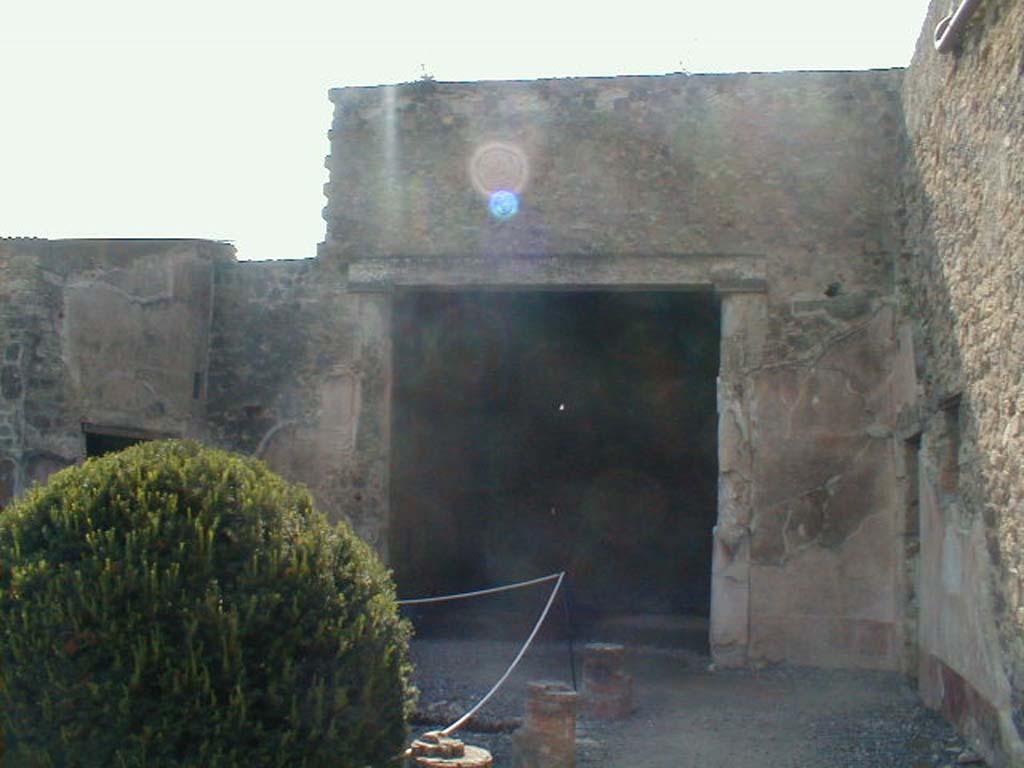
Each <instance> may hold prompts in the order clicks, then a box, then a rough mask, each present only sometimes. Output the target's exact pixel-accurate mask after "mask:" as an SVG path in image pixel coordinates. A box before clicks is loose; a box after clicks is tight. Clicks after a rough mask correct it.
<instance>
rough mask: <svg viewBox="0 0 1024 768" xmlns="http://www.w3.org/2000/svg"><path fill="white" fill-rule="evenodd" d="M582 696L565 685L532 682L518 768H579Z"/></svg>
mask: <svg viewBox="0 0 1024 768" xmlns="http://www.w3.org/2000/svg"><path fill="white" fill-rule="evenodd" d="M577 704H578V695H577V693H576V692H575V691H572V690H570V689H569V687H568V686H566V685H563V684H562V683H547V682H539V683H530V685H529V698H528V699H527V701H526V720H525V723H524V724H523V727H522V728H521V729H520V730H519V731H517V732H516V734H515V736H514V737H513V738H514V742H515V754H516V759H515V766H516V768H575V766H576V708H577Z"/></svg>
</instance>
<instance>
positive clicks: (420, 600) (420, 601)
mask: <svg viewBox="0 0 1024 768" xmlns="http://www.w3.org/2000/svg"><path fill="white" fill-rule="evenodd" d="M564 575H565V574H564V573H552V574H551V575H550V576H541V577H540V578H539V579H530V580H529V581H518V582H516V583H515V584H505V585H503V586H500V587H490V588H488V589H478V590H476V591H475V592H460V593H458V594H456V595H438V596H437V597H417V598H413V599H412V600H399V601H398V604H399V605H425V604H427V603H446V602H448V601H449V600H462V599H463V598H466V597H480V596H481V595H493V594H495V593H496V592H507V591H508V590H510V589H519V588H520V587H532V586H533V585H534V584H543V583H544V582H545V581H554V580H555V579H558V580H559V582H561V580H562V576H564Z"/></svg>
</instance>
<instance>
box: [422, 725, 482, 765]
mask: <svg viewBox="0 0 1024 768" xmlns="http://www.w3.org/2000/svg"><path fill="white" fill-rule="evenodd" d="M408 755H409V759H408V762H407V763H406V765H408V766H409V768H492V766H493V765H494V760H493V759H492V758H491V753H490V752H488V751H487V750H486V749H481V748H480V747H472V746H469V745H468V744H463V743H462V742H461V741H459V740H458V739H453V738H451V737H450V736H444V735H442V734H441V732H440V731H430V732H428V733H425V734H423V735H422V736H420V737H419V738H418V739H416V741H414V742H413V743H412V746H411V747H409V752H408Z"/></svg>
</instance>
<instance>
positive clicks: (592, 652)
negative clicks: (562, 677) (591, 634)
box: [583, 643, 636, 720]
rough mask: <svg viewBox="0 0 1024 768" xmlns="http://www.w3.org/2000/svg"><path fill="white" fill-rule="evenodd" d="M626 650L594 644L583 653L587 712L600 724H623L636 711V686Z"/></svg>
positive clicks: (611, 644)
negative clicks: (620, 722) (604, 721)
mask: <svg viewBox="0 0 1024 768" xmlns="http://www.w3.org/2000/svg"><path fill="white" fill-rule="evenodd" d="M625 662H626V649H625V648H624V647H623V646H621V645H617V644H614V643H590V644H588V645H587V646H585V647H584V649H583V711H584V712H585V713H586V714H587V715H589V716H590V717H594V718H597V719H600V720H619V719H621V718H624V717H628V716H629V715H630V714H631V713H632V712H633V711H634V710H635V709H636V685H635V683H634V681H633V677H632V676H631V675H629V674H627V673H626V671H625V669H624V667H625Z"/></svg>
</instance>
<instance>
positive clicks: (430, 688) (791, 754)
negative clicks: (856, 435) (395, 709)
mask: <svg viewBox="0 0 1024 768" xmlns="http://www.w3.org/2000/svg"><path fill="white" fill-rule="evenodd" d="M517 651H518V645H517V644H516V643H510V642H503V641H494V640H481V641H476V640H472V641H471V640H435V639H425V640H417V641H415V642H414V644H413V659H414V662H415V664H416V669H417V672H416V683H417V686H418V687H419V688H420V690H421V697H420V707H419V709H420V713H421V717H420V718H418V719H419V720H420V722H418V723H416V724H414V726H413V730H414V734H418V733H421V732H422V731H425V730H430V729H431V728H437V727H443V726H444V725H447V724H448V723H449V722H451V721H452V720H454V719H455V718H456V717H458V716H459V715H461V714H462V713H463V712H465V711H466V710H468V709H469V708H470V707H471V706H472V705H473V704H474V703H475V702H476V701H477V700H478V699H479V698H480V696H481V695H483V694H484V693H485V692H486V691H487V690H488V689H489V688H490V686H491V685H492V684H493V683H494V681H495V680H497V679H498V677H500V675H501V674H502V672H503V671H504V669H505V667H506V666H507V665H508V663H509V662H510V661H511V660H512V658H513V657H514V656H515V654H516V652H517ZM576 661H577V665H578V664H579V658H578V656H577V660H576ZM630 667H631V668H630V671H631V672H632V674H633V675H634V676H635V677H636V680H637V691H638V699H639V704H640V707H639V709H638V711H637V712H636V714H635V715H634V716H633V717H631V718H629V719H628V720H624V721H621V722H617V723H597V722H590V721H587V720H585V719H581V720H580V721H579V722H578V725H577V760H578V764H579V765H580V766H581V768H598V767H599V766H600V768H620V767H621V768H626V767H627V766H628V767H629V768H669V767H670V766H671V768H691V767H692V768H718V767H719V766H721V768H726V767H728V768H748V767H749V768H755V767H756V768H763V767H764V766H772V768H786V767H792V768H861V767H862V766H863V768H936V767H943V768H945V767H946V766H957V765H974V766H983V765H984V763H981V762H965V761H967V760H970V759H972V757H973V755H972V753H971V752H970V751H969V750H966V749H965V747H964V744H963V742H962V741H961V740H960V739H959V737H958V736H957V735H956V734H955V732H954V731H953V730H952V728H950V727H949V726H948V725H947V724H946V723H945V722H944V721H943V720H942V719H941V718H939V717H938V716H936V715H935V714H933V713H931V712H929V711H927V710H925V709H923V708H922V707H921V706H920V703H919V701H918V699H917V696H916V694H915V693H914V692H913V690H912V689H911V688H910V687H909V686H908V684H907V683H906V682H905V681H904V679H903V678H902V677H900V676H899V675H896V674H890V673H879V672H854V671H847V670H815V669H806V668H789V667H780V668H775V669H770V670H764V671H761V672H750V671H740V670H719V671H709V660H708V659H707V658H706V657H703V656H700V655H698V654H693V653H688V652H674V651H666V650H663V649H653V648H647V649H642V648H636V649H632V650H631V661H630ZM577 669H578V666H577ZM532 680H560V681H563V682H570V680H571V672H570V667H569V658H568V648H567V646H566V645H565V644H561V643H551V644H541V645H537V646H535V647H534V648H533V649H531V651H530V653H528V654H527V656H526V657H525V658H524V660H523V663H522V664H521V665H520V667H519V669H517V671H516V672H515V673H514V674H513V675H512V677H510V678H509V680H508V682H507V683H506V684H505V686H504V687H503V688H502V690H501V691H500V693H499V694H498V695H497V696H496V697H495V698H494V699H492V701H491V702H490V703H489V704H488V705H487V706H486V707H485V708H484V710H482V712H481V714H480V718H479V719H478V722H476V723H472V724H471V725H470V726H469V728H467V729H464V730H463V731H461V737H462V738H463V739H464V740H465V741H467V742H468V743H471V744H475V745H477V746H482V747H485V748H487V749H489V750H490V751H491V752H492V754H493V755H494V757H495V765H496V766H498V768H506V767H507V768H511V766H512V765H513V763H514V759H513V754H512V743H511V735H510V732H509V731H510V729H511V728H512V727H513V726H514V725H516V723H517V720H518V718H521V717H522V714H523V705H524V700H525V693H526V684H527V683H528V682H529V681H532ZM495 730H498V731H499V732H492V731H495ZM958 761H960V762H958Z"/></svg>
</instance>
